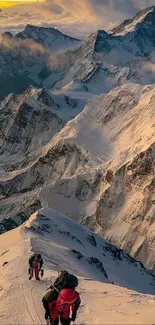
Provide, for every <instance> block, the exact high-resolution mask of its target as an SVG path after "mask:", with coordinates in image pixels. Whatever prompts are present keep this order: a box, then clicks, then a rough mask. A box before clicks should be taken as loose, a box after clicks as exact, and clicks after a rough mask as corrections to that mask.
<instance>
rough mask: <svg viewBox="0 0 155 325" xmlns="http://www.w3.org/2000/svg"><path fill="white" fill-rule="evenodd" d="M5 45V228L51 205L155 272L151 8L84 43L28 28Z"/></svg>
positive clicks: (154, 32)
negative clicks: (154, 269)
mask: <svg viewBox="0 0 155 325" xmlns="http://www.w3.org/2000/svg"><path fill="white" fill-rule="evenodd" d="M51 40H52V41H51ZM54 44H55V49H56V50H57V51H58V52H59V50H61V49H62V48H63V52H61V53H58V52H57V54H56V53H54V54H53V50H52V48H53V47H54ZM68 44H69V45H68ZM70 46H71V47H72V46H74V49H73V48H69V47H70ZM0 49H1V51H0V94H1V99H2V101H1V103H0V132H1V140H0V155H1V156H0V200H1V205H0V220H1V223H0V232H1V233H2V232H5V231H6V230H9V229H12V228H13V227H16V226H17V225H19V224H21V223H22V222H23V221H25V220H26V219H27V218H28V217H29V216H30V214H31V213H32V212H34V211H36V210H38V208H40V207H44V206H47V205H48V206H49V207H51V208H54V209H55V210H57V211H59V212H62V213H64V214H65V215H67V216H69V217H70V218H73V219H74V220H76V221H77V222H79V223H82V224H84V225H85V226H87V227H89V228H90V229H92V230H93V231H95V232H97V233H99V234H101V235H103V236H105V238H107V239H109V240H111V241H112V242H113V243H114V244H116V245H117V246H118V247H121V248H122V249H125V250H126V251H127V252H128V253H130V254H131V255H132V256H134V257H136V258H138V259H140V260H141V261H142V262H143V263H145V265H146V266H148V267H152V268H153V266H154V259H155V253H154V246H153V243H154V222H153V221H154V216H155V215H154V213H155V210H154V207H155V206H154V202H155V197H154V165H155V161H154V159H155V154H154V150H155V147H154V142H155V128H154V126H155V120H154V105H155V86H154V85H153V83H155V74H154V51H155V7H154V6H152V7H149V8H147V9H145V10H142V11H141V12H139V13H138V14H137V15H136V16H135V17H134V18H133V19H130V20H127V21H125V22H123V23H122V24H121V25H119V26H118V27H117V28H115V29H114V30H112V31H111V33H107V32H105V31H102V30H99V31H97V32H96V33H93V34H91V35H90V36H89V37H88V39H86V40H85V41H83V42H82V43H81V42H80V41H78V40H76V39H72V38H70V37H68V36H65V35H63V34H62V33H59V31H57V30H55V29H50V28H49V29H44V28H38V27H35V26H30V25H28V26H27V27H26V29H25V31H24V32H22V33H19V34H18V35H16V36H15V37H13V36H12V35H11V34H10V33H5V34H3V35H2V41H1V45H0ZM64 50H65V51H64ZM149 84H150V85H149ZM151 84H152V85H151ZM30 85H31V86H30ZM24 90H25V92H23V91H24ZM12 91H14V92H15V93H21V94H19V95H17V94H12V93H11V94H9V93H10V92H12ZM4 95H7V97H5V98H4ZM93 95H97V96H93ZM87 100H88V101H87ZM86 102H87V103H86ZM79 113H80V114H79ZM68 120H71V121H69V122H68Z"/></svg>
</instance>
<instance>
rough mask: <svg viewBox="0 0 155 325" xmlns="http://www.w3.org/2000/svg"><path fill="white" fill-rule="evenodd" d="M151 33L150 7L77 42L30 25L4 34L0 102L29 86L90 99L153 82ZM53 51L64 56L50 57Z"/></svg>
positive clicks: (154, 21)
mask: <svg viewBox="0 0 155 325" xmlns="http://www.w3.org/2000/svg"><path fill="white" fill-rule="evenodd" d="M154 31H155V7H154V6H152V7H149V8H146V9H145V10H142V11H140V12H139V13H138V14H137V15H136V16H135V17H134V18H133V19H130V20H127V21H125V22H123V23H122V24H121V25H120V26H118V27H117V28H115V29H114V30H113V31H112V32H111V33H107V32H105V31H104V30H98V31H96V32H95V33H93V34H91V35H90V36H89V37H88V38H87V39H86V40H84V41H83V42H82V43H81V42H79V41H78V40H74V39H72V38H70V37H69V36H66V35H63V34H62V33H60V32H59V31H58V30H55V29H53V28H43V27H37V26H31V25H27V27H26V29H25V30H24V31H23V32H21V33H19V34H17V35H16V37H11V34H10V33H9V34H8V33H5V34H3V37H2V42H1V47H0V48H1V53H0V77H1V80H2V82H1V98H4V96H5V95H7V94H8V93H9V92H15V93H20V92H22V91H23V90H25V89H26V87H28V86H29V85H30V84H33V85H34V86H39V87H44V88H48V89H53V88H54V90H55V91H59V93H63V94H65V95H67V96H69V97H72V93H74V94H75V93H77V95H76V96H78V98H83V97H84V96H87V98H90V97H92V95H93V94H101V93H107V92H108V91H109V90H111V89H112V88H113V87H115V86H118V85H121V84H124V83H128V82H136V83H139V84H141V85H147V84H151V83H154V82H155V77H154V51H155V39H154ZM70 45H71V46H72V45H73V46H75V47H76V48H74V49H71V48H70ZM60 49H62V50H60ZM55 50H56V51H58V52H60V51H64V52H62V53H60V54H59V55H57V57H56V58H54V57H53V55H55V54H54V51H55ZM66 50H67V51H66ZM4 66H5V71H4ZM4 72H5V75H4ZM76 96H75V97H76Z"/></svg>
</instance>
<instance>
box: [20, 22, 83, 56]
mask: <svg viewBox="0 0 155 325" xmlns="http://www.w3.org/2000/svg"><path fill="white" fill-rule="evenodd" d="M15 37H16V38H17V37H18V38H20V39H33V40H34V41H36V42H37V43H39V44H41V45H43V46H45V47H46V48H48V49H49V50H50V51H52V54H58V53H60V52H63V51H65V50H68V49H73V48H75V47H77V46H78V45H79V43H80V41H79V40H78V39H76V38H73V37H70V36H68V35H65V34H63V33H61V32H60V31H59V30H58V29H56V28H51V27H49V28H45V27H38V26H33V25H27V26H26V27H25V29H24V31H23V32H20V33H18V34H16V36H15Z"/></svg>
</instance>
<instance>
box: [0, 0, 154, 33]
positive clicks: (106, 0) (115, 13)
mask: <svg viewBox="0 0 155 325" xmlns="http://www.w3.org/2000/svg"><path fill="white" fill-rule="evenodd" d="M153 4H154V5H155V0H80V1H77V0H45V1H44V2H42V3H35V5H34V4H25V5H18V6H16V7H12V8H11V9H9V10H6V11H5V12H4V11H3V12H1V13H0V31H4V30H10V31H11V30H12V31H13V32H14V33H15V32H18V31H19V30H21V29H23V28H24V27H25V25H26V24H27V23H30V24H34V25H41V26H52V27H56V28H58V29H60V30H61V31H62V32H64V33H67V34H70V35H72V36H75V37H79V38H85V37H86V36H88V35H89V34H90V33H91V32H94V31H96V30H97V29H105V30H109V29H111V28H112V27H113V26H115V25H116V24H119V23H120V22H121V21H122V20H124V19H126V18H131V17H133V15H135V14H136V13H137V12H138V11H139V10H140V9H143V8H145V7H148V6H151V5H153ZM15 11H16V12H15Z"/></svg>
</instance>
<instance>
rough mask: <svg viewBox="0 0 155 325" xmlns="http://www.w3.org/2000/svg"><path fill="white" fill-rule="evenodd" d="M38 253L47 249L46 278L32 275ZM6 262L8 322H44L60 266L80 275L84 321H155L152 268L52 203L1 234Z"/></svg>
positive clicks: (0, 253) (3, 283)
mask: <svg viewBox="0 0 155 325" xmlns="http://www.w3.org/2000/svg"><path fill="white" fill-rule="evenodd" d="M32 252H37V253H41V254H42V257H43V259H44V278H43V279H41V281H40V282H39V283H38V281H37V282H35V281H34V280H31V281H29V280H28V274H27V269H28V258H29V257H30V255H31V254H32ZM0 264H1V277H0V288H1V290H0V299H1V304H0V314H1V321H2V322H3V323H4V324H10V323H11V324H16V323H22V324H28V323H34V324H43V323H44V310H43V306H42V303H41V299H42V296H43V295H44V294H45V293H46V290H47V288H48V287H49V286H50V285H51V283H52V282H53V281H54V278H55V277H56V276H57V273H56V271H59V270H62V269H66V270H68V271H70V272H72V273H73V274H76V275H77V276H78V277H79V287H78V290H79V291H80V294H81V299H82V304H81V307H80V309H79V312H78V318H77V322H78V323H80V324H81V323H86V324H89V323H90V321H93V322H94V323H95V322H97V324H103V323H106V324H111V323H116V322H118V323H122V324H123V323H126V324H131V320H132V322H134V321H137V322H139V323H142V324H144V323H146V322H148V323H150V324H152V323H153V319H154V292H155V283H154V282H155V277H154V275H153V274H152V273H151V271H149V270H147V269H145V268H144V267H143V265H142V264H141V263H139V262H136V261H135V260H134V259H132V258H131V257H129V256H128V255H126V254H125V253H124V252H123V251H121V250H119V249H117V248H115V247H114V246H113V245H112V244H110V243H109V242H107V241H105V240H104V239H103V238H101V237H99V236H97V235H96V234H94V233H92V232H90V231H89V230H87V229H85V228H83V227H81V226H79V225H78V224H77V223H75V222H73V221H72V220H70V219H68V218H66V217H65V216H63V215H60V214H58V213H57V212H55V211H53V210H50V209H48V208H45V209H42V210H40V211H38V212H37V213H35V214H34V215H32V216H31V218H30V219H29V221H28V222H26V223H25V225H23V226H22V227H19V228H17V229H16V230H13V231H11V232H8V233H6V234H4V235H2V236H1V237H0ZM97 281H100V282H97ZM131 289H132V290H134V291H132V290H131ZM17 306H18V308H17ZM11 311H14V312H11ZM112 311H113V312H112ZM103 319H104V321H103Z"/></svg>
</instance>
